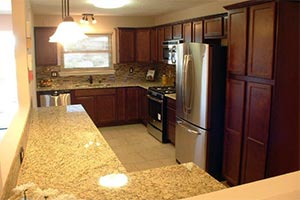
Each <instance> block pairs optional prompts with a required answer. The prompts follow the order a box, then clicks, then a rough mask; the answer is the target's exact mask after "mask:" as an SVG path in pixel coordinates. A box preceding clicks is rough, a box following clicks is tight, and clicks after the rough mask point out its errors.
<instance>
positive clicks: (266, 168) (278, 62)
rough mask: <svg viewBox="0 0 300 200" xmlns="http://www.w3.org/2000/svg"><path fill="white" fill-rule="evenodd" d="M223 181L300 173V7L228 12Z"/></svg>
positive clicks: (258, 5) (255, 6)
mask: <svg viewBox="0 0 300 200" xmlns="http://www.w3.org/2000/svg"><path fill="white" fill-rule="evenodd" d="M225 8H226V9H228V10H229V14H228V28H229V29H228V49H229V51H228V68H227V90H226V113H225V130H224V133H225V135H224V137H225V138H224V156H223V175H224V177H225V179H226V180H227V181H228V183H229V184H231V185H238V184H242V183H248V182H252V181H256V180H260V179H263V178H267V177H271V176H276V175H280V174H284V173H288V172H292V171H296V170H299V169H300V145H299V143H300V142H299V141H300V140H299V137H300V136H299V131H300V130H299V120H300V119H299V95H300V94H299V84H296V83H299V81H300V80H299V64H300V63H299V62H300V61H299V59H298V54H299V45H298V44H299V41H300V40H299V37H300V36H299V35H300V33H299V27H298V28H297V27H296V26H293V24H299V17H296V16H297V15H298V14H297V13H299V9H300V4H299V3H298V2H295V1H271V2H267V3H263V2H257V1H248V2H245V3H243V4H234V5H231V6H226V7H225Z"/></svg>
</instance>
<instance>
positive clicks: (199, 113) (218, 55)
mask: <svg viewBox="0 0 300 200" xmlns="http://www.w3.org/2000/svg"><path fill="white" fill-rule="evenodd" d="M176 53H177V60H176V139H175V148H176V153H175V155H176V160H177V161H178V162H179V163H185V162H191V161H192V162H194V163H195V164H197V165H198V166H200V167H201V168H203V169H204V170H206V171H207V172H209V173H210V174H211V175H213V176H214V177H215V178H217V179H219V180H221V179H222V176H221V169H222V149H223V135H224V134H223V128H224V105H225V75H226V48H225V47H221V46H209V45H208V44H202V43H183V44H178V45H177V49H176Z"/></svg>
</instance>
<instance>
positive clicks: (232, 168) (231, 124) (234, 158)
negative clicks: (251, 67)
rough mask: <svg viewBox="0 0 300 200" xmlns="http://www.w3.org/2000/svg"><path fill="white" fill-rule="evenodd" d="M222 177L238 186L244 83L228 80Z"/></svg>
mask: <svg viewBox="0 0 300 200" xmlns="http://www.w3.org/2000/svg"><path fill="white" fill-rule="evenodd" d="M226 93H227V94H226V106H225V127H224V128H225V130H224V153H223V169H222V171H223V176H224V178H225V179H226V180H227V181H228V182H229V183H230V184H233V185H237V184H239V174H240V167H241V153H242V138H243V118H244V96H245V82H244V81H239V80H233V79H228V80H227V84H226Z"/></svg>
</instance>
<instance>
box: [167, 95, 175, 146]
mask: <svg viewBox="0 0 300 200" xmlns="http://www.w3.org/2000/svg"><path fill="white" fill-rule="evenodd" d="M175 124H176V101H175V100H173V99H170V98H168V99H167V134H168V139H169V140H170V142H171V143H172V144H174V145H175V138H176V137H175V126H176V125H175Z"/></svg>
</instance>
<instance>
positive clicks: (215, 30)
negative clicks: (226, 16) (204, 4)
mask: <svg viewBox="0 0 300 200" xmlns="http://www.w3.org/2000/svg"><path fill="white" fill-rule="evenodd" d="M222 36H223V17H216V18H212V19H205V20H204V38H205V39H214V38H220V37H222Z"/></svg>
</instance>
